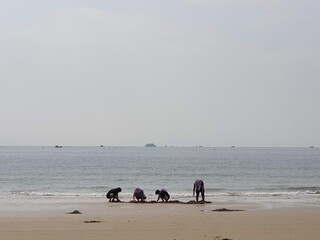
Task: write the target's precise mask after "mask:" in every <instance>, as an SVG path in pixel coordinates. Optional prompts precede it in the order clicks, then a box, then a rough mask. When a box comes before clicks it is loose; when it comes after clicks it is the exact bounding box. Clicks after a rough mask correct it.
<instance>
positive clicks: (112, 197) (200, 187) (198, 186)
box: [106, 179, 204, 202]
mask: <svg viewBox="0 0 320 240" xmlns="http://www.w3.org/2000/svg"><path fill="white" fill-rule="evenodd" d="M121 191H122V189H121V188H120V187H119V188H113V189H111V190H110V191H109V192H108V193H107V195H106V197H107V198H108V199H109V202H120V199H119V193H120V192H121ZM155 194H156V195H158V199H157V202H159V200H160V199H161V200H162V202H168V201H169V199H170V194H169V193H168V191H167V190H166V189H164V188H162V189H161V190H159V189H158V190H156V191H155ZM195 194H196V201H197V202H198V201H199V196H200V194H201V198H202V201H203V202H204V183H203V181H202V180H199V179H197V180H196V181H195V182H194V184H193V196H194V195H195ZM146 199H147V197H146V195H145V194H144V191H143V190H142V189H141V188H136V189H135V190H134V192H133V200H134V201H138V202H143V201H145V200H146Z"/></svg>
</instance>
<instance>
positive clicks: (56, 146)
mask: <svg viewBox="0 0 320 240" xmlns="http://www.w3.org/2000/svg"><path fill="white" fill-rule="evenodd" d="M54 147H55V148H62V146H59V145H55V146H54Z"/></svg>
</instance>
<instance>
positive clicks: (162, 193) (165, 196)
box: [155, 188, 170, 202]
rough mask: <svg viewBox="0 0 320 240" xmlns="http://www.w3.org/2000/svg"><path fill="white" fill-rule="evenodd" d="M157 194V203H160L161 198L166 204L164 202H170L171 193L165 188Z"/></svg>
mask: <svg viewBox="0 0 320 240" xmlns="http://www.w3.org/2000/svg"><path fill="white" fill-rule="evenodd" d="M155 194H156V195H158V200H157V202H159V200H160V198H161V200H162V202H164V201H166V202H168V200H169V199H170V195H169V193H168V192H167V190H165V189H164V188H162V189H161V190H160V191H159V190H157V191H156V192H155Z"/></svg>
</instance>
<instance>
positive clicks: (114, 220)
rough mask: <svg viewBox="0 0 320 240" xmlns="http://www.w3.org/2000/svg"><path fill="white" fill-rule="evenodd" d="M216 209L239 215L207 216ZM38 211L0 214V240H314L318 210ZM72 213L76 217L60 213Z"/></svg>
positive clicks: (97, 206) (87, 207)
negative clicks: (73, 212) (76, 212)
mask: <svg viewBox="0 0 320 240" xmlns="http://www.w3.org/2000/svg"><path fill="white" fill-rule="evenodd" d="M221 208H227V209H238V210H245V211H220V212H219V211H218V212H217V211H212V210H215V209H221ZM23 209H27V208H26V207H24V208H23ZM39 209H41V211H38V210H37V208H36V207H35V208H33V210H32V211H25V210H21V211H11V212H5V213H4V214H1V215H0V239H1V240H44V239H45V240H53V239H54V240H64V239H65V240H81V239H86V240H100V239H101V240H102V239H117V240H121V239H140V240H144V239H145V240H147V239H148V240H149V239H153V240H160V239H161V240H162V239H171V240H174V239H175V240H180V239H181V240H186V239H192V240H195V239H213V240H222V239H233V240H251V239H252V240H253V239H254V240H257V239H266V240H267V239H268V240H270V239H277V240H282V239H283V240H284V239H285V240H289V239H291V240H295V239H296V240H298V239H299V240H302V239H304V240H306V239H310V240H316V239H320V208H319V207H316V206H312V207H308V206H303V207H294V208H292V207H285V208H283V207H280V208H273V207H261V206H259V205H258V204H241V203H213V204H173V203H171V204H165V203H157V204H132V203H108V202H96V203H74V204H69V205H65V206H60V205H58V204H56V205H55V204H54V205H52V206H51V207H48V208H39ZM74 210H79V211H80V212H81V213H82V214H66V213H67V212H72V211H74Z"/></svg>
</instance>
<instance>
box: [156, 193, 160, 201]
mask: <svg viewBox="0 0 320 240" xmlns="http://www.w3.org/2000/svg"><path fill="white" fill-rule="evenodd" d="M159 200H160V194H159V195H158V200H157V202H159Z"/></svg>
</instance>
